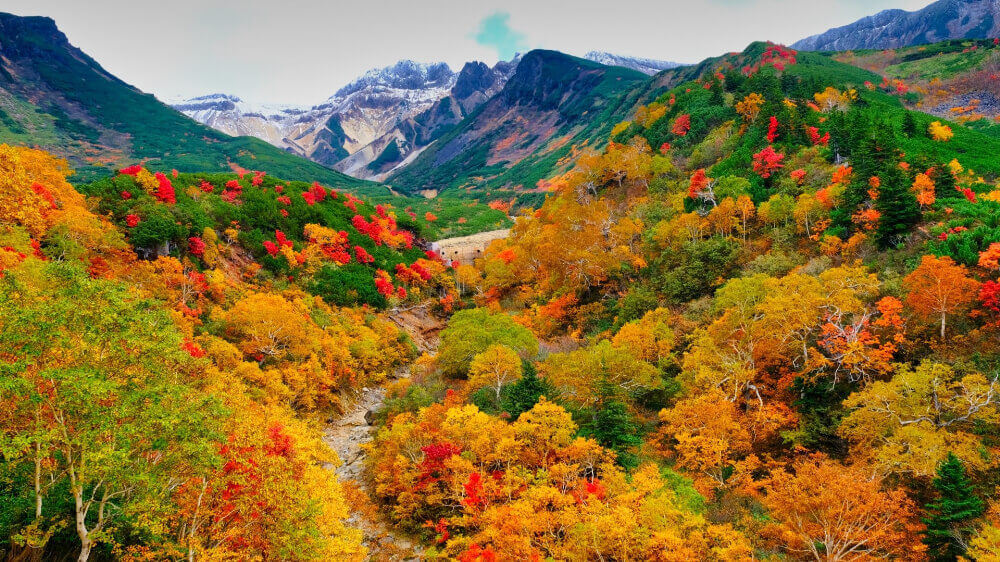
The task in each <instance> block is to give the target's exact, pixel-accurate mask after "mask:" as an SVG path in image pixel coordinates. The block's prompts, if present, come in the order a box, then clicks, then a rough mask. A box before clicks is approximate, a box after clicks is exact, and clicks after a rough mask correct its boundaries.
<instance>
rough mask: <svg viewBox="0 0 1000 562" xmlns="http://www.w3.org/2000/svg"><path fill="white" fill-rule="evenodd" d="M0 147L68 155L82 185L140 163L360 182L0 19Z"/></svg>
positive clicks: (38, 22)
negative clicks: (166, 99) (191, 111)
mask: <svg viewBox="0 0 1000 562" xmlns="http://www.w3.org/2000/svg"><path fill="white" fill-rule="evenodd" d="M0 37H2V38H3V39H2V41H0V142H7V143H10V144H20V145H32V146H35V145H37V146H39V147H41V148H44V149H46V150H48V151H50V152H53V153H55V154H57V155H58V156H61V157H63V158H66V159H68V160H69V161H70V163H71V164H72V165H73V166H74V167H75V168H76V169H77V175H76V176H75V178H76V179H77V180H78V181H86V180H88V179H93V178H96V177H100V176H103V175H108V174H109V173H110V171H111V170H112V169H115V168H119V167H122V166H123V165H126V164H128V163H132V162H135V161H137V160H150V161H152V162H153V163H155V165H156V167H157V168H160V169H170V168H176V169H178V170H180V171H192V172H193V171H212V170H215V171H226V170H229V169H230V167H231V166H241V167H244V168H248V169H257V170H266V171H267V172H269V173H272V174H275V175H279V176H282V177H286V178H289V179H303V180H305V179H309V180H310V181H311V180H317V181H321V182H324V183H327V184H329V185H337V186H339V187H352V186H353V187H360V186H363V185H366V184H363V183H361V182H358V181H357V180H354V179H353V178H349V177H346V176H344V175H343V174H340V173H337V172H335V171H333V170H330V169H327V168H324V167H322V166H319V165H317V164H315V163H313V162H309V161H307V160H304V159H302V158H299V157H297V156H294V155H291V154H287V153H285V152H283V151H281V150H279V149H276V148H274V147H272V146H270V145H268V144H267V143H265V142H263V141H261V140H258V139H255V138H232V137H229V136H227V135H225V134H222V133H220V132H218V131H215V130H213V129H211V128H209V127H206V126H204V125H201V124H199V123H196V122H194V121H192V120H191V119H188V118H187V117H185V116H184V115H182V114H180V113H178V112H176V111H174V110H173V109H171V108H169V107H168V106H166V105H164V104H162V103H160V102H159V101H157V100H156V99H155V98H154V97H153V96H151V95H148V94H144V93H142V92H140V91H139V90H138V89H136V88H134V87H132V86H130V85H128V84H126V83H125V82H123V81H121V80H119V79H118V78H116V77H114V76H112V75H111V74H110V73H108V72H107V71H105V70H104V69H103V68H102V67H101V66H100V65H99V64H98V63H97V62H96V61H94V60H93V59H92V58H90V57H89V56H87V55H86V54H85V53H83V52H82V51H81V50H79V49H77V48H76V47H74V46H72V45H70V43H69V40H68V39H67V38H66V36H65V35H64V34H63V33H62V32H61V31H59V29H58V28H57V27H56V25H55V22H53V21H52V20H51V19H49V18H42V17H18V16H14V15H10V14H0Z"/></svg>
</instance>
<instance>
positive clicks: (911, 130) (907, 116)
mask: <svg viewBox="0 0 1000 562" xmlns="http://www.w3.org/2000/svg"><path fill="white" fill-rule="evenodd" d="M902 132H903V134H904V135H906V136H907V137H910V138H913V137H915V136H917V120H916V119H914V118H913V113H912V112H910V111H907V112H906V113H904V114H903V128H902Z"/></svg>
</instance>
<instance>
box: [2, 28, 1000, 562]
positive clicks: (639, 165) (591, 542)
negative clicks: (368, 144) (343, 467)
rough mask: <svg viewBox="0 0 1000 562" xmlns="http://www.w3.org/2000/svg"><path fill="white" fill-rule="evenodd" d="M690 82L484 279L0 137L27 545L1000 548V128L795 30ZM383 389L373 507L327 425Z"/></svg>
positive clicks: (245, 200) (9, 529) (354, 216)
mask: <svg viewBox="0 0 1000 562" xmlns="http://www.w3.org/2000/svg"><path fill="white" fill-rule="evenodd" d="M983 48H986V49H995V47H993V46H987V47H983ZM671 76H672V77H673V78H672V79H670V80H666V81H665V82H660V84H661V87H662V91H658V92H656V93H655V95H650V96H648V97H647V98H646V99H645V100H644V102H643V103H642V104H639V105H636V107H635V108H634V109H633V110H632V112H631V114H630V115H629V118H628V119H627V120H626V121H623V122H621V123H618V124H617V125H612V126H610V127H607V129H608V130H609V132H610V134H611V138H610V139H608V141H607V142H606V143H603V144H601V145H600V146H599V147H598V146H595V147H593V148H592V149H590V150H581V151H579V152H578V153H576V154H575V156H574V158H573V159H572V161H571V162H570V163H569V167H568V169H566V170H565V172H564V173H560V174H558V175H555V176H552V177H549V178H547V179H546V180H545V181H544V182H542V184H541V187H542V188H543V189H544V201H543V202H542V203H541V205H540V206H539V207H538V208H536V209H528V208H524V209H522V210H521V212H520V214H519V216H518V217H517V219H516V221H515V224H514V226H513V228H512V230H511V234H510V236H509V237H508V238H506V239H501V240H496V241H494V242H492V243H491V244H490V246H489V247H488V248H487V249H486V251H485V252H484V253H483V257H482V258H481V259H478V260H476V262H475V263H473V264H450V265H448V266H446V265H445V264H444V263H442V262H441V260H439V259H436V258H434V257H433V256H429V255H427V254H425V253H424V252H423V251H421V250H420V249H418V248H417V247H416V245H417V243H418V242H419V239H420V233H421V232H422V229H424V228H428V225H427V224H426V223H427V221H428V220H430V219H432V218H433V215H434V214H436V213H432V216H428V215H426V214H423V215H418V211H416V210H415V209H416V207H414V208H412V209H410V210H409V211H405V210H404V212H403V213H400V212H399V210H398V209H397V208H394V207H393V206H390V205H387V204H385V203H382V202H376V201H363V200H362V199H360V198H359V197H358V196H357V194H354V193H349V192H344V191H337V190H330V189H327V188H325V187H323V186H322V185H319V184H308V183H295V182H282V181H278V180H274V179H272V178H271V177H269V176H267V175H265V174H263V173H252V174H247V175H245V176H243V177H239V176H233V175H213V174H208V175H188V174H176V175H175V174H167V173H159V174H158V173H156V172H154V171H150V170H147V169H146V168H144V167H142V166H136V167H132V168H127V169H124V170H121V172H120V173H119V174H117V175H116V176H115V177H113V178H110V179H106V180H102V181H100V182H97V183H94V184H90V185H87V186H84V187H82V188H81V191H82V193H81V192H79V191H77V190H76V189H74V188H73V187H72V186H70V185H69V184H68V183H67V182H66V180H65V174H66V170H65V168H64V166H63V165H62V164H61V163H60V162H59V161H57V160H55V159H53V158H51V157H50V156H48V155H46V154H44V153H42V152H40V151H36V150H30V149H19V148H11V147H7V146H0V225H2V226H0V274H2V279H0V288H2V292H0V328H2V330H0V333H2V335H0V406H2V407H0V416H2V417H0V421H2V425H0V427H2V428H3V433H0V495H2V497H3V498H4V500H6V501H4V502H2V503H0V540H2V541H4V542H3V543H0V545H2V548H4V549H6V550H9V551H10V552H12V553H13V554H14V555H15V556H24V557H28V556H42V555H43V554H44V555H51V556H64V555H67V554H72V555H75V554H76V553H78V552H79V553H81V554H80V557H81V559H87V557H88V555H90V556H93V557H102V558H112V557H114V558H127V559H140V558H144V559H180V558H188V559H199V558H202V559H209V560H213V559H272V558H277V559H361V558H363V557H364V556H365V553H366V550H365V548H364V547H363V546H362V543H361V539H360V533H359V532H358V531H357V530H356V529H352V528H351V526H350V525H349V524H348V523H347V522H346V521H345V517H346V515H347V512H348V509H351V510H353V511H352V513H353V514H354V515H355V517H354V518H353V519H351V523H356V522H357V521H359V520H361V519H363V518H364V516H365V514H366V513H367V512H369V511H374V512H376V513H378V514H381V515H382V516H383V518H384V521H385V524H386V525H388V526H389V527H386V528H391V529H392V533H393V536H395V537H400V536H404V535H405V536H406V537H407V538H408V540H412V541H414V542H415V543H419V544H420V545H421V548H422V549H423V550H422V552H421V555H422V556H423V557H425V558H427V559H455V560H460V561H488V560H547V559H552V560H668V561H669V560H677V561H681V560H685V561H686V560H720V561H722V560H726V561H729V560H754V559H764V560H824V561H847V560H871V559H877V558H889V559H902V560H930V559H935V560H956V559H959V557H962V558H964V559H972V560H996V559H997V557H998V553H1000V497H998V494H997V489H996V486H997V482H998V481H1000V480H998V478H1000V463H998V456H997V438H996V437H997V434H998V431H1000V425H998V424H1000V409H998V390H1000V388H998V385H1000V381H998V377H1000V372H998V370H997V360H998V359H1000V347H998V342H1000V339H998V335H1000V279H998V275H1000V224H998V220H997V216H1000V186H998V185H997V175H998V174H1000V164H998V162H997V160H996V154H997V150H996V149H997V146H998V143H997V141H996V140H994V139H993V138H991V137H990V136H989V135H988V134H984V133H983V132H982V131H976V130H971V129H969V128H968V127H965V126H963V125H962V124H961V123H954V122H950V121H946V120H944V119H943V118H941V117H931V116H928V115H924V114H917V113H911V112H909V111H908V110H907V109H906V108H905V107H904V103H903V102H905V101H906V100H905V96H906V95H907V94H908V91H907V90H906V88H900V87H899V85H898V84H895V83H893V82H892V81H889V80H886V81H882V80H881V77H879V76H876V75H874V74H873V73H871V72H870V71H868V70H864V69H859V68H856V67H852V66H849V65H846V64H843V63H840V62H837V61H835V60H832V59H831V58H830V57H828V56H824V55H817V54H808V53H796V52H795V51H793V50H791V49H788V48H786V47H783V46H780V45H773V44H763V43H760V44H754V45H751V46H750V47H749V48H748V49H747V50H746V51H744V52H742V53H733V54H730V55H726V56H724V57H720V58H717V59H710V60H709V61H706V62H705V63H703V64H702V65H699V66H697V67H692V68H688V69H683V70H680V71H677V72H674V73H672V74H671ZM664 84H665V85H664ZM901 98H903V99H901ZM907 103H909V102H907ZM604 125H610V124H609V123H605V124H603V125H601V126H602V127H603V126H604ZM85 196H86V197H85ZM465 208H467V209H474V207H472V206H469V207H465ZM504 210H505V211H506V210H507V209H504ZM428 211H430V209H428V210H427V211H424V213H426V212H428ZM497 212H500V211H499V210H498V211H497ZM421 216H422V217H423V219H424V221H423V222H421V221H420V217H421ZM430 222H431V223H433V222H434V221H433V220H431V221H430ZM348 306H349V308H348ZM419 306H424V308H423V309H424V310H427V309H432V310H433V311H434V312H435V313H436V314H438V316H439V318H441V319H442V320H440V321H441V322H442V323H443V322H444V319H446V320H447V323H446V325H445V327H444V328H443V330H442V331H441V332H440V333H439V334H435V333H433V332H434V331H435V329H434V326H435V325H436V322H437V321H432V319H431V316H429V315H428V316H425V317H424V318H425V320H426V323H425V324H424V325H420V326H411V329H412V330H413V331H412V334H413V338H414V339H415V340H418V343H420V344H422V347H421V349H423V350H424V352H425V353H423V354H422V355H420V356H419V357H416V355H417V354H416V352H415V349H414V346H413V345H411V343H410V341H409V338H408V337H407V336H406V334H405V333H404V332H403V331H401V330H400V329H399V328H397V323H399V324H405V322H403V320H401V319H402V318H412V317H413V316H406V315H408V314H409V315H413V314H415V313H414V310H415V309H416V308H417V307H419ZM380 307H387V308H388V309H389V318H387V317H386V316H387V315H386V314H385V313H383V312H380V311H378V310H377V309H378V308H380ZM393 321H395V322H393ZM404 368H405V369H406V370H407V372H408V373H409V374H410V376H408V377H401V378H398V379H395V380H391V381H390V379H391V378H393V377H391V375H392V373H394V372H396V371H397V370H400V369H404ZM380 385H384V387H385V390H384V391H385V401H384V405H383V407H382V408H381V410H380V411H379V412H371V413H372V414H373V416H371V419H372V420H373V421H374V423H375V425H376V428H375V429H374V431H375V434H374V438H373V440H372V441H371V442H370V443H368V444H366V445H365V446H364V451H365V454H366V461H365V473H364V475H363V477H362V478H361V480H362V481H363V484H364V487H363V489H361V488H353V487H345V486H341V485H340V483H338V482H337V481H336V479H335V478H334V477H333V474H332V472H330V471H328V470H326V469H325V468H324V463H327V462H329V463H331V464H335V463H336V460H335V459H333V458H332V455H331V453H330V451H329V450H328V449H327V448H326V446H325V445H324V444H323V443H322V442H320V440H319V439H318V431H317V427H316V420H317V419H319V420H322V419H324V417H326V416H332V415H336V414H338V413H340V412H341V411H342V410H343V408H344V403H345V398H346V397H347V396H349V395H350V394H351V393H353V392H355V391H356V390H357V389H361V388H373V387H376V386H380ZM366 418H367V416H366ZM359 498H362V500H359ZM367 544H368V545H374V542H370V543H367ZM373 548H374V546H373ZM91 553H93V554H91ZM373 554H376V555H377V554H378V553H377V552H374V553H373Z"/></svg>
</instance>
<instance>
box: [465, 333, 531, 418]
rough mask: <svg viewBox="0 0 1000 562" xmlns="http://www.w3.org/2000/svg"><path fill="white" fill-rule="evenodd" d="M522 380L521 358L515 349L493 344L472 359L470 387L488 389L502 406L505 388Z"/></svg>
mask: <svg viewBox="0 0 1000 562" xmlns="http://www.w3.org/2000/svg"><path fill="white" fill-rule="evenodd" d="M520 378H521V358H520V357H519V356H518V354H517V352H516V351H514V350H513V349H511V348H509V347H507V346H505V345H502V344H493V345H491V346H489V347H488V348H486V350H485V351H483V352H482V353H479V354H477V355H476V356H475V357H473V358H472V362H471V363H470V364H469V386H470V387H471V388H473V389H478V388H488V389H489V390H490V391H491V392H492V393H493V394H494V395H495V397H496V404H497V406H498V407H499V406H500V395H501V392H502V391H503V389H504V387H505V386H507V385H509V384H511V383H514V382H516V381H517V380H518V379H520Z"/></svg>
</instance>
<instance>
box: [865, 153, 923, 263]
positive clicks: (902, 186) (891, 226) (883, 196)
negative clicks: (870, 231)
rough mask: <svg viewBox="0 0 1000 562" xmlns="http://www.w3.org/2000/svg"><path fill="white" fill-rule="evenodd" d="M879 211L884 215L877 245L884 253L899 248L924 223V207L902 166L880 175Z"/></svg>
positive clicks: (877, 232) (878, 232)
mask: <svg viewBox="0 0 1000 562" xmlns="http://www.w3.org/2000/svg"><path fill="white" fill-rule="evenodd" d="M880 179H881V186H880V187H879V195H878V199H877V200H876V201H875V209H876V210H877V211H878V212H879V213H880V214H881V217H880V218H879V221H878V230H877V231H876V232H875V241H876V242H877V243H878V245H879V247H880V248H882V249H885V248H890V247H892V246H895V245H896V244H898V243H899V242H900V241H901V240H902V237H903V236H905V235H906V234H907V233H909V232H910V230H911V229H912V228H913V226H914V225H916V224H917V222H919V221H920V207H919V206H918V205H917V198H916V196H915V195H914V194H913V191H911V190H910V183H909V181H907V178H906V176H905V175H904V174H903V173H902V171H901V170H900V169H899V167H898V166H888V167H887V168H886V169H885V170H883V172H882V174H881V175H880Z"/></svg>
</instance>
